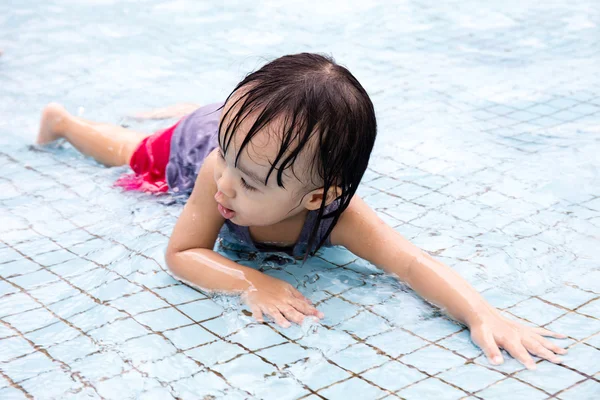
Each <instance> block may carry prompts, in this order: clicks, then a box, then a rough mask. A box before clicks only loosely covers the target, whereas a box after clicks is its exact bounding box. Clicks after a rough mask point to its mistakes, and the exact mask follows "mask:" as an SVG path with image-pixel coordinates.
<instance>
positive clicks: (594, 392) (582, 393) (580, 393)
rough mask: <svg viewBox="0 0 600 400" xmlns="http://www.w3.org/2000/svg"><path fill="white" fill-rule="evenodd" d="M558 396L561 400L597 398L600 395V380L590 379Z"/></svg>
mask: <svg viewBox="0 0 600 400" xmlns="http://www.w3.org/2000/svg"><path fill="white" fill-rule="evenodd" d="M558 396H559V398H560V399H561V400H581V399H597V398H598V396H600V382H596V381H593V380H591V379H589V380H587V381H585V382H583V383H580V384H578V385H577V386H575V387H573V388H571V389H569V390H567V391H565V392H562V393H561V394H559V395H558Z"/></svg>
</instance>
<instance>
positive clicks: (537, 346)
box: [523, 339, 562, 364]
mask: <svg viewBox="0 0 600 400" xmlns="http://www.w3.org/2000/svg"><path fill="white" fill-rule="evenodd" d="M523 344H524V345H525V348H526V349H527V351H529V352H530V353H531V354H534V355H536V356H538V357H541V358H544V359H546V360H548V361H551V362H553V363H556V364H558V363H561V362H562V359H561V358H560V357H558V356H557V355H556V354H554V353H553V352H551V351H550V350H548V349H547V348H545V347H544V346H542V344H541V343H540V342H538V341H537V340H535V339H529V340H525V341H523Z"/></svg>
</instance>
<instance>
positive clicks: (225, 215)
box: [217, 203, 235, 219]
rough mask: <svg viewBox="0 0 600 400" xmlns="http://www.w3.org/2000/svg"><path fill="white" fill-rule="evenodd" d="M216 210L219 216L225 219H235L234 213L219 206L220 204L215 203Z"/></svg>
mask: <svg viewBox="0 0 600 400" xmlns="http://www.w3.org/2000/svg"><path fill="white" fill-rule="evenodd" d="M217 209H218V210H219V213H220V214H221V216H222V217H223V218H225V219H231V218H233V217H235V211H233V210H230V209H229V208H227V207H224V206H223V205H221V203H217Z"/></svg>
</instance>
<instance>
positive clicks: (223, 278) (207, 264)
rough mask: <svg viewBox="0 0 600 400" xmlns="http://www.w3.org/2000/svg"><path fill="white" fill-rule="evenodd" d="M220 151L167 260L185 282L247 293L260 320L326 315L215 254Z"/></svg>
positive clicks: (207, 166)
mask: <svg viewBox="0 0 600 400" xmlns="http://www.w3.org/2000/svg"><path fill="white" fill-rule="evenodd" d="M215 161H216V152H212V153H211V154H210V155H209V156H208V157H207V158H206V160H205V162H204V164H203V166H202V168H201V169H200V172H199V174H198V178H197V179H196V183H195V186H194V190H193V192H192V194H191V196H190V198H189V199H188V201H187V203H186V205H185V207H184V209H183V212H182V213H181V215H180V216H179V219H178V220H177V223H176V224H175V228H174V229H173V233H172V235H171V238H170V240H169V246H168V248H167V253H166V262H167V265H168V267H169V270H170V271H171V272H172V273H173V275H175V276H176V277H177V278H179V279H181V280H182V281H184V282H187V283H190V284H192V285H194V286H198V287H200V288H202V289H207V290H213V291H220V292H229V293H242V298H243V300H244V301H245V302H246V303H247V304H248V305H249V307H250V309H251V310H252V314H253V316H254V318H256V320H258V321H261V322H262V320H263V318H262V316H263V314H267V315H270V316H271V317H272V318H273V319H274V320H275V322H276V323H277V324H279V325H281V326H283V327H287V326H289V322H288V320H289V321H293V322H296V323H301V322H302V320H303V319H304V316H305V315H315V316H319V317H322V313H319V312H318V311H317V309H316V308H314V307H313V306H312V305H311V303H310V300H308V299H306V298H305V297H304V296H303V295H302V294H301V293H300V292H299V291H298V290H296V288H294V287H293V286H292V285H290V284H289V283H287V282H284V281H281V280H279V279H276V278H272V277H270V276H268V275H265V274H263V273H262V272H259V271H257V270H255V269H252V268H249V267H245V266H243V265H240V264H238V263H236V262H233V261H231V260H229V259H227V258H226V257H223V256H222V255H220V254H218V253H216V252H215V251H213V247H214V244H215V241H216V240H217V236H218V234H219V231H220V229H221V227H222V226H223V223H224V222H225V220H224V219H223V217H222V216H221V214H219V212H218V211H217V203H216V201H215V199H214V195H215V193H216V192H217V187H216V183H215V181H214V178H213V166H214V163H215Z"/></svg>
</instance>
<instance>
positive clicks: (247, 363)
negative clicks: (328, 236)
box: [0, 0, 600, 400]
mask: <svg viewBox="0 0 600 400" xmlns="http://www.w3.org/2000/svg"><path fill="white" fill-rule="evenodd" d="M598 38H600V7H599V6H598V3H597V1H595V0H594V1H592V0H590V1H578V2H573V1H566V0H564V1H563V0H556V1H552V2H549V4H548V3H546V4H544V3H540V2H535V1H523V0H519V1H514V0H503V1H485V2H481V1H474V0H467V1H450V2H436V1H428V0H415V1H401V2H388V1H383V0H380V1H365V2H347V1H336V2H306V1H293V2H288V1H285V2H276V1H273V2H264V3H262V2H252V3H248V2H235V1H227V2H225V3H222V2H198V1H193V0H189V1H184V0H177V1H167V0H163V1H159V0H146V1H133V0H130V1H118V0H94V1H91V0H90V1H85V2H80V1H75V0H49V1H38V0H26V1H10V0H9V1H8V2H7V1H4V2H1V3H0V49H2V50H3V55H2V56H0V399H13V398H14V399H20V398H36V399H48V398H59V399H71V398H92V399H93V398H104V399H124V398H143V399H151V398H152V399H154V398H155V399H171V398H182V399H193V398H227V399H243V398H264V399H295V398H305V399H318V398H326V399H378V398H384V397H385V398H386V399H394V398H403V399H430V398H435V399H436V400H446V399H459V398H472V399H475V398H478V399H511V400H514V399H545V398H554V399H562V400H571V399H578V400H579V399H598V398H600V256H599V255H598V250H599V249H600V246H599V244H600V156H599V154H600V74H599V73H598V65H599V64H600V40H598ZM299 51H318V52H326V53H330V54H333V55H334V57H335V58H336V59H337V60H338V61H339V62H340V63H342V64H345V65H347V66H348V67H349V68H350V70H351V71H352V72H354V73H355V75H356V76H357V77H358V79H359V80H360V81H361V82H362V83H363V85H364V86H365V87H366V88H367V90H368V91H369V93H370V94H371V95H372V99H373V101H374V103H375V105H376V110H377V114H378V119H379V124H380V137H379V139H378V140H379V141H378V144H377V149H376V151H375V154H374V157H373V160H372V163H371V167H370V170H369V172H368V175H367V176H366V178H365V180H364V184H363V186H362V189H361V194H362V195H363V196H364V198H365V199H366V201H367V202H368V203H369V204H370V205H372V206H373V207H375V208H376V209H377V211H378V212H379V213H380V215H381V216H382V217H383V218H384V219H385V220H386V221H387V222H388V223H390V224H392V225H393V226H394V227H396V229H397V230H398V231H400V232H401V233H402V234H403V235H405V236H406V237H407V238H410V239H411V240H412V241H414V242H415V243H416V244H417V245H419V246H421V247H423V248H424V249H426V250H428V251H429V252H431V253H432V254H435V255H436V256H438V257H439V258H440V259H442V260H443V261H444V262H446V263H447V264H449V265H451V266H452V267H453V268H455V269H456V270H457V271H459V272H460V273H461V274H462V275H463V276H464V277H466V279H468V280H469V281H470V282H471V283H472V284H473V285H474V286H475V287H476V288H477V289H478V290H480V291H482V292H483V293H484V295H485V296H486V298H488V299H489V301H490V302H491V303H492V304H494V305H495V306H497V307H499V308H501V309H503V310H505V311H506V315H508V316H512V317H514V318H521V319H522V320H523V321H524V322H525V323H527V324H535V325H539V326H544V327H548V328H549V329H554V330H557V331H560V332H563V333H566V334H567V335H568V336H569V339H567V340H564V341H561V343H562V344H563V345H565V346H568V347H569V349H570V351H569V353H568V355H566V356H565V357H564V360H565V361H564V364H563V365H553V364H550V363H548V362H545V361H539V362H538V369H537V371H526V370H524V369H523V368H522V367H521V365H520V364H519V363H517V362H516V361H515V360H513V359H510V358H508V357H507V362H506V363H505V364H504V365H501V366H491V365H490V364H488V363H487V362H486V361H485V359H484V358H483V357H482V355H481V351H479V349H478V348H476V347H475V346H474V345H473V344H472V343H471V342H470V340H469V337H468V332H467V331H465V330H464V329H463V328H462V327H461V326H459V325H456V324H454V323H453V322H450V321H449V320H447V319H446V318H445V317H444V316H443V315H441V314H440V313H439V312H437V311H436V310H435V309H433V308H432V307H430V306H428V305H427V304H426V303H425V302H423V301H422V300H421V299H420V298H419V297H418V296H416V295H415V294H414V293H413V292H412V291H410V290H408V289H407V288H405V287H404V286H402V285H400V284H398V283H396V282H395V281H394V280H393V279H392V278H389V277H386V276H383V275H380V274H378V273H377V271H376V270H375V269H374V268H372V267H370V266H369V265H367V264H366V263H364V262H361V261H358V260H356V259H355V257H353V256H352V255H351V254H349V253H347V252H345V251H342V250H328V251H326V252H323V253H322V255H321V257H319V258H316V259H313V260H312V261H310V262H309V263H308V264H306V265H304V266H301V265H300V264H288V265H283V266H281V265H279V263H278V262H277V260H272V259H271V260H262V261H261V260H255V261H252V262H248V261H244V262H246V263H248V264H250V265H255V266H256V267H260V268H263V269H264V270H265V271H266V272H267V273H269V274H272V275H273V276H276V277H278V278H282V279H285V280H287V281H289V282H291V283H293V284H294V285H296V286H297V287H298V288H299V289H300V290H301V291H302V292H303V293H305V294H306V295H307V296H308V297H310V298H311V299H312V300H313V301H314V302H315V303H317V305H318V307H319V308H320V309H321V310H322V311H324V312H325V313H326V315H327V317H326V319H324V320H323V321H322V324H316V325H310V324H307V325H306V326H303V327H301V328H300V327H293V328H290V329H285V330H282V329H278V328H277V327H275V326H273V325H270V324H265V325H259V324H255V323H253V322H252V319H251V318H250V317H248V316H247V313H246V314H244V313H243V312H240V305H239V303H238V301H237V300H236V299H235V298H228V297H218V298H209V297H207V296H206V295H205V294H202V293H200V292H198V291H195V290H193V289H190V288H188V287H186V286H184V285H182V284H180V283H179V282H177V281H176V280H174V279H173V278H171V277H170V276H169V275H168V274H167V273H166V272H165V264H164V261H163V253H164V250H165V247H166V243H167V239H168V236H169V234H170V232H171V229H172V227H173V225H174V223H175V221H176V218H177V215H178V214H179V212H180V210H181V207H180V206H179V205H175V204H171V203H172V202H171V200H170V199H169V198H168V197H161V198H152V197H149V196H145V195H137V194H131V193H122V192H121V191H120V190H118V189H115V188H112V187H111V185H112V182H113V181H114V180H115V178H116V177H118V176H119V175H120V173H121V172H123V171H124V170H125V169H106V168H102V167H100V166H98V165H96V164H94V163H93V162H92V161H90V160H88V159H84V158H82V157H80V156H79V155H77V154H76V153H75V152H74V151H73V150H72V149H69V148H62V149H37V148H32V147H30V146H29V145H30V144H31V143H32V141H33V139H34V137H35V134H36V131H37V123H38V117H39V111H40V110H41V108H42V107H43V105H44V104H46V103H47V102H49V101H59V102H61V103H63V104H65V105H66V107H67V108H68V109H69V110H71V111H72V112H75V113H78V114H80V115H83V116H84V117H85V118H89V119H94V120H100V121H107V122H112V123H124V124H128V125H130V126H132V127H134V128H136V129H142V130H146V131H152V130H154V129H156V128H158V127H159V126H162V125H161V124H160V123H155V122H153V123H148V122H146V123H139V122H135V121H132V120H128V119H126V118H125V117H124V116H125V115H127V114H129V113H132V112H134V111H137V110H144V109H150V108H155V107H162V106H165V105H168V104H172V103H177V102H182V101H187V102H189V101H194V102H198V103H202V104H205V103H208V102H212V101H218V100H221V99H223V97H224V96H225V95H226V94H227V93H228V92H229V90H231V88H232V87H233V85H234V84H235V83H236V82H237V80H239V79H240V78H241V77H242V76H243V75H244V74H245V73H246V72H248V71H249V70H250V69H253V68H256V67H257V66H259V65H261V64H262V63H263V60H264V58H272V57H276V56H279V55H282V54H285V53H293V52H299ZM263 57H264V58H263ZM230 256H231V257H234V258H236V259H238V258H240V259H243V258H246V259H247V256H244V255H243V254H238V253H235V252H230ZM210 396H214V397H210Z"/></svg>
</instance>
